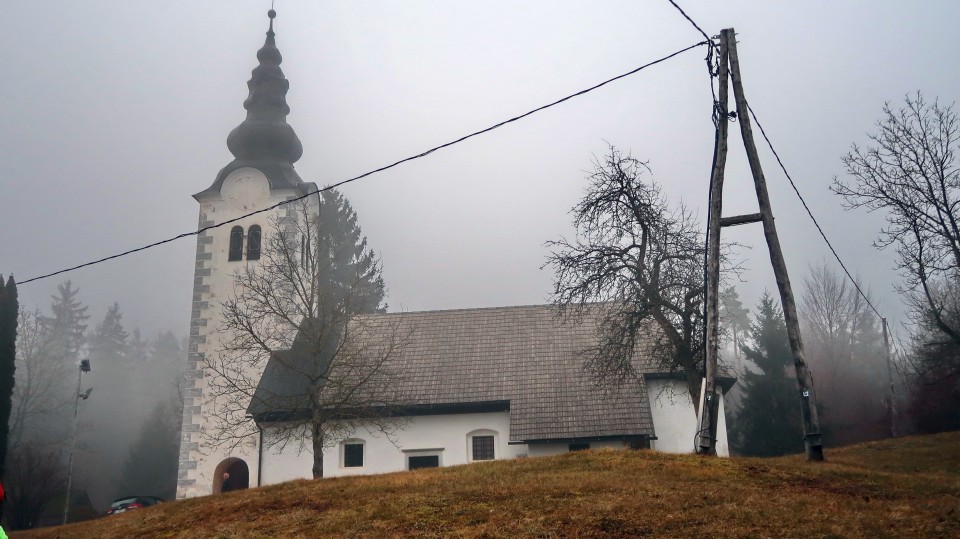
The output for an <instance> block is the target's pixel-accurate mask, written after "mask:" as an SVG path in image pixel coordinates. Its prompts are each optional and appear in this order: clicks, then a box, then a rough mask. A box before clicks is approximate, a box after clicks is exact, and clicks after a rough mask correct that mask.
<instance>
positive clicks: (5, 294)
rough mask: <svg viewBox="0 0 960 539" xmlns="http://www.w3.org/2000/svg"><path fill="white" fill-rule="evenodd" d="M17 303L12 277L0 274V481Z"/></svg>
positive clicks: (13, 368)
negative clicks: (4, 279) (6, 277)
mask: <svg viewBox="0 0 960 539" xmlns="http://www.w3.org/2000/svg"><path fill="white" fill-rule="evenodd" d="M19 313H20V304H19V301H18V299H17V283H16V281H14V280H13V275H11V276H10V278H9V279H8V280H7V283H6V285H4V284H3V276H2V275H0V478H2V477H3V476H4V471H5V470H4V467H3V463H4V461H6V459H7V441H8V440H7V438H8V436H9V434H10V428H9V421H10V411H11V410H12V408H13V384H14V382H15V381H14V373H15V371H16V368H17V367H16V359H17V316H18V315H19Z"/></svg>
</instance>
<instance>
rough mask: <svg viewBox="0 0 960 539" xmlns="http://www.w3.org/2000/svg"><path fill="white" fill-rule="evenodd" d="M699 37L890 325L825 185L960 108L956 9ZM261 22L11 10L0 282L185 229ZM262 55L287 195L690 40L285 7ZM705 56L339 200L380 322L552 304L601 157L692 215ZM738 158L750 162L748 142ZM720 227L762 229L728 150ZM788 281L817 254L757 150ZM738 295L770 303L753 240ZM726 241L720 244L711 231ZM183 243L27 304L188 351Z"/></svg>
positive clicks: (865, 230) (178, 7) (434, 13)
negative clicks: (386, 311) (722, 55)
mask: <svg viewBox="0 0 960 539" xmlns="http://www.w3.org/2000/svg"><path fill="white" fill-rule="evenodd" d="M680 3H681V5H682V6H683V7H684V9H685V10H686V11H687V12H688V13H689V14H690V15H691V16H692V17H693V18H694V19H695V20H696V21H697V22H698V23H699V24H700V25H701V26H702V27H703V28H704V29H705V30H706V31H707V32H708V33H710V34H711V35H713V34H716V33H718V32H719V30H720V29H721V28H725V27H731V26H732V27H735V28H736V30H737V31H738V34H739V51H740V56H741V62H742V69H743V75H744V80H745V87H746V93H747V98H748V99H749V100H750V102H751V104H752V106H753V107H754V110H755V111H756V112H757V114H758V115H759V117H760V120H761V121H762V122H763V123H764V126H765V127H766V128H767V130H768V132H769V133H770V135H771V137H772V138H773V141H774V144H775V145H776V147H777V149H778V151H779V152H780V153H781V156H782V157H783V159H784V161H785V163H786V164H787V166H788V168H789V170H790V171H791V173H792V174H793V175H794V177H795V179H796V180H797V181H798V183H799V186H800V188H801V189H802V191H803V193H804V194H805V195H806V196H807V197H808V199H809V201H810V203H811V206H812V209H813V211H814V212H815V214H816V215H817V216H818V218H820V219H821V221H822V223H823V224H824V225H825V226H826V228H827V230H828V231H830V233H831V234H832V236H833V239H834V240H835V243H836V245H837V247H838V249H839V250H840V252H841V255H842V256H844V257H845V258H846V260H847V261H848V263H849V265H850V266H851V268H852V269H853V270H854V271H856V272H858V273H859V274H861V275H862V277H863V278H864V281H865V283H866V284H867V285H868V286H870V287H871V288H872V290H873V291H874V293H875V294H876V295H878V296H880V306H881V309H883V310H885V311H887V312H889V313H890V314H891V315H892V316H896V315H897V313H899V312H900V310H901V307H900V306H899V303H898V301H897V299H896V298H895V297H894V296H893V295H892V294H891V293H890V291H891V283H892V281H893V279H894V278H895V275H894V273H893V272H892V271H890V269H889V268H890V266H891V256H890V255H889V254H886V253H883V254H878V253H876V252H875V251H874V250H873V249H872V248H871V246H870V243H871V241H872V239H873V238H874V236H875V234H876V230H877V228H878V226H879V224H880V221H879V219H878V218H877V217H876V216H865V215H863V214H859V213H858V214H852V213H845V212H843V211H842V209H841V208H840V205H839V201H838V200H836V197H834V196H833V195H832V194H830V193H829V192H828V190H827V186H828V185H829V183H830V181H831V178H832V177H833V176H834V175H839V174H842V169H841V163H840V157H841V156H842V155H843V154H844V153H845V152H846V151H847V150H848V149H849V146H850V144H851V142H854V141H859V142H864V141H865V136H864V134H865V133H866V132H867V131H870V130H871V128H872V125H873V123H874V122H875V120H876V119H877V118H878V116H879V114H880V111H881V107H882V105H883V103H884V101H886V100H892V101H895V102H896V101H901V100H902V98H903V96H904V95H905V94H907V93H909V92H914V91H916V90H918V89H919V90H922V91H923V92H925V93H926V94H927V95H928V96H930V97H934V96H939V97H940V99H941V101H943V102H948V103H949V102H953V101H954V100H955V99H956V95H957V90H958V88H960V84H958V82H960V72H958V69H957V67H956V60H955V59H954V58H953V57H952V55H951V54H949V53H948V51H950V50H952V49H953V48H954V45H955V37H956V31H955V26H956V23H957V21H958V20H960V2H955V1H952V0H951V1H948V0H943V1H917V2H894V1H877V0H872V1H866V0H864V1H845V2H838V1H835V0H834V1H805V2H770V1H760V0H753V1H746V0H744V1H727V2H715V1H705V0H699V1H694V0H687V1H682V2H680ZM268 8H269V2H268V1H266V0H263V1H242V2H240V1H227V0H220V1H211V0H202V1H201V0H193V1H190V2H186V1H163V2H156V1H154V2H146V1H131V0H116V1H98V2H69V1H34V2H15V3H7V4H6V5H5V6H4V19H5V20H6V21H7V23H6V25H5V29H4V31H3V32H2V33H0V48H2V50H3V51H4V52H5V53H4V54H3V55H2V57H0V71H2V72H3V73H4V74H5V75H4V77H3V83H2V84H0V104H2V105H0V107H2V108H0V112H2V115H0V164H2V168H0V170H2V173H0V174H2V176H0V178H2V189H0V193H2V194H0V231H2V232H0V253H2V256H0V272H3V273H4V274H5V275H7V274H9V273H10V272H11V271H12V272H14V274H15V275H16V277H17V278H18V279H27V278H30V277H34V276H36V275H39V274H42V273H47V272H50V271H53V270H57V269H61V268H63V267H66V266H70V265H75V264H78V263H81V262H85V261H88V260H90V259H93V258H99V257H102V256H107V255H110V254H114V253H116V252H119V251H122V250H126V249H129V248H132V247H137V246H139V245H142V244H145V243H149V242H153V241H156V240H159V239H163V238H166V237H170V236H173V235H175V234H178V233H181V232H185V231H188V230H191V229H192V228H194V227H195V225H196V220H197V204H196V202H195V201H194V200H193V199H192V198H191V197H190V195H191V194H193V193H196V192H198V191H201V190H203V189H204V188H206V187H207V186H209V185H210V183H211V182H212V181H213V179H214V177H215V176H216V174H217V171H218V170H219V169H220V168H221V167H223V166H224V165H226V164H227V163H228V162H229V161H230V160H231V158H232V157H231V155H230V154H229V152H228V151H227V148H226V144H225V141H226V136H227V133H228V132H229V131H230V130H231V129H232V128H233V127H235V126H236V125H237V124H239V123H240V121H241V120H242V119H243V118H244V110H243V109H242V106H241V104H242V102H243V100H244V98H245V97H246V93H247V89H246V81H247V80H248V79H249V77H250V70H251V69H252V68H253V67H254V66H255V65H256V60H255V52H256V50H257V49H258V48H259V47H260V46H261V45H262V43H263V39H264V32H265V31H266V28H267V18H266V11H267V9H268ZM276 9H277V11H278V13H279V16H278V18H277V21H276V31H277V43H278V46H279V48H280V50H281V52H282V53H283V56H284V61H283V65H282V67H283V70H284V72H285V74H286V76H287V78H288V79H289V80H290V92H289V94H288V96H287V99H288V103H289V104H290V107H291V109H292V112H291V114H290V116H289V118H288V121H289V122H290V124H291V125H292V126H293V127H294V129H295V130H296V131H297V133H298V134H299V136H300V139H301V140H302V142H303V147H304V156H303V158H302V159H301V160H300V161H299V162H298V163H297V164H296V167H297V170H298V171H299V173H300V175H301V176H302V177H303V178H304V179H305V180H307V181H314V182H316V183H318V184H320V185H325V184H328V183H333V182H336V181H339V180H341V179H344V178H347V177H351V176H354V175H357V174H360V173H363V172H366V171H368V170H370V169H373V168H376V167H379V166H382V165H384V164H387V163H391V162H393V161H395V160H398V159H401V158H403V157H406V156H409V155H412V154H415V153H418V152H420V151H423V150H425V149H427V148H430V147H432V146H435V145H437V144H440V143H443V142H446V141H448V140H451V139H454V138H457V137H459V136H461V135H464V134H466V133H469V132H472V131H474V130H477V129H480V128H484V127H487V126H488V125H491V124H493V123H496V122H498V121H500V120H503V119H505V118H508V117H511V116H514V115H516V114H518V113H522V112H525V111H527V110H529V109H532V108H534V107H537V106H539V105H542V104H545V103H547V102H549V101H553V100H555V99H557V98H559V97H562V96H564V95H567V94H569V93H573V92H574V91H577V90H580V89H583V88H585V87H588V86H591V85H593V84H595V83H597V82H599V81H602V80H605V79H607V78H609V77H611V76H614V75H617V74H620V73H623V72H626V71H629V70H631V69H633V68H635V67H637V66H639V65H642V64H645V63H647V62H649V61H651V60H654V59H656V58H659V57H661V56H664V55H666V54H668V53H671V52H673V51H676V50H678V49H681V48H683V47H686V46H688V45H690V44H693V43H695V42H697V41H699V40H700V39H701V36H700V35H699V34H697V33H696V32H695V31H694V29H693V28H692V27H691V26H690V25H689V24H688V23H687V21H686V20H684V19H683V18H682V17H681V16H680V14H679V13H678V12H676V11H675V10H674V9H673V7H672V6H670V4H669V2H667V0H646V1H586V0H584V1H576V2H573V1H565V2H532V1H531V2H518V1H516V0H512V1H485V2H471V1H462V2H450V1H429V2H428V1H411V2H387V1H372V0H371V1H351V2H332V1H320V2H318V1H313V0H311V1H307V0H301V1H298V0H279V1H278V2H277V5H276ZM704 54H705V49H704V48H699V49H696V50H694V51H690V52H688V53H685V54H684V55H682V56H680V57H678V58H675V59H673V60H671V61H669V62H666V63H664V64H661V65H658V66H656V67H653V68H650V69H648V70H646V71H643V72H641V73H639V74H637V75H634V76H631V77H629V78H627V79H624V80H621V81H618V82H616V83H613V84H611V85H609V86H607V87H604V88H602V89H600V90H597V91H595V92H592V93H590V94H588V95H586V96H583V97H579V98H576V99H574V100H572V101H570V102H567V103H565V104H563V105H560V106H558V107H555V108H552V109H549V110H547V111H545V112H542V113H539V114H537V115H535V116H533V117H530V118H528V119H525V120H523V121H521V122H519V123H515V124H511V125H509V126H506V127H504V128H501V129H499V130H496V131H495V132H493V133H490V134H487V135H484V136H482V137H478V138H475V139H471V140H470V141H468V142H465V143H463V144H460V145H457V146H455V147H453V148H450V149H447V150H444V151H442V152H437V153H436V154H434V155H431V156H429V157H427V158H425V159H421V160H418V161H415V162H412V163H408V164H405V165H403V166H401V167H398V168H395V169H393V170H391V171H388V172H386V173H382V174H378V175H375V176H372V177H370V178H367V179H365V180H361V181H360V182H357V183H354V184H352V185H350V186H348V187H346V188H344V189H343V192H344V193H345V195H346V196H347V197H348V198H349V199H350V201H351V202H352V203H353V205H354V207H355V209H356V210H357V212H358V214H359V218H360V224H361V226H362V228H363V231H364V233H365V234H366V235H367V237H368V238H369V243H370V246H371V247H373V248H374V249H375V250H376V251H377V252H379V253H380V255H381V257H382V260H383V266H384V276H385V279H386V281H387V284H388V286H389V290H390V298H389V301H390V305H391V309H393V310H398V309H404V310H421V309H444V308H457V307H476V306H493V305H513V304H526V303H542V302H544V301H545V300H546V299H547V297H548V294H549V291H550V284H551V278H552V275H551V274H550V272H549V271H548V270H541V269H540V266H541V264H542V263H543V261H544V258H545V255H546V249H545V248H544V247H543V242H544V241H546V240H549V239H555V238H557V237H558V236H559V235H561V234H569V233H570V225H569V216H568V215H567V210H568V209H569V208H570V207H571V206H572V205H573V204H575V203H576V202H577V200H578V198H579V197H580V195H581V193H582V190H583V187H584V185H585V183H584V175H585V174H584V171H585V170H587V169H589V168H590V167H591V159H592V156H594V155H597V156H601V155H602V154H603V153H604V151H605V149H606V142H605V141H609V142H610V143H613V144H615V145H617V146H618V147H621V148H623V149H625V150H629V151H631V152H632V153H633V155H634V156H636V157H639V158H641V159H645V160H647V159H648V160H649V161H650V164H651V166H652V168H653V171H654V174H655V176H656V177H657V178H658V179H659V180H660V181H661V182H662V184H663V185H664V188H665V191H666V193H667V194H668V195H669V196H670V198H671V200H673V201H675V202H676V201H680V200H682V201H684V202H685V203H686V204H687V205H689V206H690V207H691V208H694V209H695V210H697V211H698V213H699V214H700V216H701V217H702V218H705V216H706V207H705V201H706V194H707V183H708V173H709V167H710V159H711V154H712V144H713V131H712V125H711V123H710V119H709V114H710V107H711V103H710V92H709V86H708V83H707V76H706V69H705V67H704V62H703V56H704ZM732 142H735V143H736V144H739V138H736V139H733V140H732ZM732 149H733V151H732V152H731V159H730V168H729V171H728V184H727V186H728V187H727V196H726V198H725V205H726V208H725V212H724V213H725V214H727V215H731V214H734V213H740V212H751V211H755V202H754V195H753V192H752V186H751V183H750V180H749V174H748V170H747V168H746V167H745V164H744V163H745V159H743V158H742V152H741V150H740V147H739V146H737V145H733V146H732ZM761 152H762V154H763V157H764V164H765V170H766V173H767V176H768V179H769V181H770V184H771V197H772V201H773V207H774V211H775V214H776V216H777V223H778V226H779V229H780V231H781V234H782V243H783V247H784V251H785V252H786V255H787V263H788V265H789V267H790V269H791V272H792V278H793V280H794V281H795V282H797V283H799V282H800V279H801V277H802V275H803V274H804V273H805V271H806V268H807V265H808V264H809V263H815V262H817V261H819V260H821V259H822V258H824V257H825V256H826V249H825V248H824V246H823V244H822V241H821V240H820V239H819V237H818V236H817V235H816V231H815V230H814V228H813V227H812V225H811V224H810V222H809V221H808V218H807V217H806V215H805V214H804V213H803V210H802V208H801V206H800V204H799V203H798V201H797V200H796V198H795V197H794V195H793V194H792V193H791V192H790V191H789V187H788V186H787V184H786V181H785V179H784V178H783V177H782V175H781V174H780V173H779V171H778V169H776V168H775V166H776V165H775V162H774V161H773V160H772V159H771V158H770V156H769V155H768V153H767V152H766V151H765V150H764V149H763V148H761ZM740 229H742V230H739V229H738V230H737V232H736V236H730V237H731V238H732V239H737V240H739V241H741V242H744V243H747V244H751V245H753V246H754V247H755V248H754V249H753V250H752V251H750V252H746V253H745V256H746V257H747V258H748V262H747V263H748V265H749V266H750V267H751V268H753V269H754V271H752V272H751V273H750V274H749V276H750V283H749V284H746V285H743V286H741V289H742V294H743V295H744V296H745V301H746V302H748V303H749V304H751V306H752V304H753V302H754V301H755V299H756V296H757V295H758V293H759V291H760V290H762V289H763V288H764V287H772V286H773V285H772V280H771V277H770V271H769V269H768V268H769V263H768V262H767V258H766V257H767V254H766V249H765V247H764V246H763V244H762V243H761V242H762V235H761V234H760V229H759V226H758V225H754V226H753V227H749V228H748V227H740ZM725 237H727V236H725ZM195 245H196V244H195V239H193V238H190V239H184V240H180V241H178V242H176V243H174V244H169V245H166V246H162V247H159V248H156V249H153V250H150V251H148V252H144V253H140V254H136V255H132V256H129V257H126V258H124V259H121V260H117V261H113V262H109V263H104V264H100V265H97V266H94V267H91V268H87V269H83V270H79V271H76V272H73V273H72V274H69V275H65V276H58V277H55V278H51V279H47V280H44V281H39V282H35V283H30V284H26V285H24V286H22V287H21V296H22V298H23V303H25V304H26V305H28V306H33V305H40V306H42V307H44V308H46V307H47V304H48V303H49V300H48V296H49V295H50V294H51V293H52V292H53V291H54V290H55V285H56V284H57V283H60V282H62V281H63V280H65V279H67V278H69V279H72V280H73V281H74V283H75V284H77V285H78V286H79V287H80V289H81V298H82V300H83V301H84V302H86V303H87V304H89V305H90V306H91V314H92V315H93V319H92V320H91V321H92V322H95V321H99V320H100V319H101V318H102V316H103V312H104V309H105V307H106V306H107V305H108V304H109V303H110V302H112V301H114V300H116V301H119V302H120V305H121V308H122V310H123V312H124V313H125V322H126V323H127V325H128V327H133V326H140V327H141V328H142V329H143V330H144V331H145V332H146V334H147V335H148V336H149V335H152V334H154V333H155V332H156V331H159V330H165V329H172V330H174V331H175V332H176V333H178V334H185V333H186V330H187V326H188V321H189V318H188V315H189V304H190V303H189V302H190V286H191V282H192V272H193V262H194V260H193V256H194V255H193V253H194V249H195Z"/></svg>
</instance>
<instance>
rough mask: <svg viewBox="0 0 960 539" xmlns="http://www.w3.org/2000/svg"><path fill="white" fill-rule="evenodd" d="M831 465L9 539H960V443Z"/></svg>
mask: <svg viewBox="0 0 960 539" xmlns="http://www.w3.org/2000/svg"><path fill="white" fill-rule="evenodd" d="M827 458H828V459H829V461H828V462H826V463H817V464H813V463H807V462H806V461H805V460H804V459H803V458H802V457H801V456H790V457H783V458H775V459H749V458H734V459H711V458H701V457H697V456H692V455H666V454H662V453H655V452H651V451H586V452H580V453H570V454H566V455H562V456H558V457H548V458H537V459H521V460H512V461H498V462H491V463H481V464H472V465H469V466H458V467H450V468H440V469H433V470H419V471H416V472H404V473H396V474H390V475H380V476H368V477H352V478H338V479H324V480H319V481H307V480H301V481H293V482H290V483H284V484H280V485H271V486H268V487H264V488H258V489H251V490H246V491H239V492H231V493H228V494H224V495H217V496H208V497H204V498H194V499H190V500H184V501H179V502H173V503H167V504H163V505H160V506H157V507H153V508H149V509H144V510H138V511H134V512H131V513H127V514H124V515H119V516H116V517H109V518H101V519H98V520H94V521H90V522H83V523H78V524H73V525H68V526H63V527H58V528H47V529H41V530H33V531H29V532H24V533H17V534H13V535H12V537H13V538H15V539H40V538H51V539H52V538H55V537H58V538H61V539H75V538H78V539H79V538H109V537H123V538H133V537H191V538H194V537H196V538H203V537H211V538H214V537H348V536H349V537H355V536H360V537H542V538H547V537H647V536H650V537H693V536H697V535H700V536H703V537H804V538H810V537H960V433H947V434H941V435H935V436H918V437H908V438H900V439H897V440H888V441H882V442H875V443H868V444H861V445H856V446H851V447H846V448H840V449H834V450H831V451H828V453H827Z"/></svg>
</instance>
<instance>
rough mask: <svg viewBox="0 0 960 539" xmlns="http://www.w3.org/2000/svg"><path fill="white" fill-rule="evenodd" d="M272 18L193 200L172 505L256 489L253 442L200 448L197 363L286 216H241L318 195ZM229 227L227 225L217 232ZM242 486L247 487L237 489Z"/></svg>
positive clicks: (206, 409)
mask: <svg viewBox="0 0 960 539" xmlns="http://www.w3.org/2000/svg"><path fill="white" fill-rule="evenodd" d="M276 15H277V14H276V12H275V11H274V10H272V9H271V10H270V11H269V12H268V16H269V18H270V26H269V29H268V30H267V38H266V41H265V42H264V44H263V47H261V48H260V50H259V51H257V60H258V65H257V67H255V68H254V69H253V73H252V75H251V78H250V81H249V82H248V83H247V87H248V88H249V91H250V93H249V95H248V96H247V99H246V100H245V101H244V102H243V108H244V109H246V111H247V116H246V119H244V120H243V122H242V123H241V124H240V125H238V126H237V127H236V128H235V129H234V130H233V131H231V132H230V134H229V135H228V136H227V148H229V150H230V153H232V154H233V157H234V159H233V161H231V162H230V163H229V164H228V165H227V166H225V167H223V169H222V170H220V172H219V174H217V177H216V179H215V180H214V181H213V184H211V185H210V187H208V188H206V189H204V190H203V191H200V192H199V193H197V194H195V195H193V197H194V198H195V199H196V200H197V202H199V203H200V218H199V222H198V224H197V226H198V230H203V229H207V230H204V231H203V232H201V233H200V234H199V235H198V236H197V251H196V264H195V270H194V280H193V300H192V306H191V313H190V338H189V349H188V356H187V370H186V374H185V377H184V378H185V380H184V386H185V388H184V390H183V424H182V428H181V436H180V463H179V467H178V474H177V498H178V499H179V498H188V497H193V496H202V495H206V494H211V493H213V492H219V490H220V488H221V487H222V484H223V481H224V480H225V479H223V478H224V477H227V476H231V479H230V481H231V482H232V483H231V485H232V488H243V487H244V486H256V478H257V472H258V471H259V470H258V462H257V458H256V455H257V451H256V445H257V443H258V440H256V439H255V437H254V438H252V439H250V440H245V442H244V443H243V444H241V445H240V446H239V447H237V448H232V449H231V448H222V447H214V446H211V445H208V444H206V443H205V441H204V437H203V435H202V433H203V430H204V429H205V427H206V426H207V423H208V421H209V417H210V415H211V414H212V413H214V410H215V408H216V403H215V402H213V400H212V398H211V395H210V394H209V393H205V389H206V387H207V384H208V382H209V379H210V377H211V376H212V374H211V373H210V372H208V371H207V370H206V369H205V367H204V361H205V360H206V359H207V358H210V357H214V355H215V354H220V353H221V352H222V345H221V344H220V342H221V338H222V335H220V333H219V329H220V328H221V327H222V324H223V320H222V316H221V310H220V305H221V302H222V301H223V300H224V299H226V298H228V297H230V294H232V291H233V278H234V275H235V273H236V271H237V270H238V269H241V268H243V267H244V265H249V264H257V263H258V262H257V261H258V260H259V258H260V250H261V246H262V245H266V244H267V243H266V242H265V241H264V240H265V238H267V237H268V236H269V235H271V234H276V233H279V231H278V230H275V227H274V223H275V222H276V217H280V216H281V214H280V213H279V212H283V215H286V211H287V210H286V209H284V208H283V207H281V208H278V209H274V210H271V211H269V212H264V213H258V214H256V215H250V216H247V215H248V214H250V213H251V212H254V211H256V210H261V209H264V208H268V207H271V206H274V205H275V204H277V203H278V202H282V201H285V200H290V199H292V198H298V197H302V196H303V195H306V194H307V193H311V192H316V191H317V186H316V185H315V184H313V183H306V182H304V181H303V180H302V179H300V176H299V175H298V174H297V172H296V170H295V169H294V167H293V164H294V163H295V162H296V161H297V160H298V159H300V156H301V155H302V154H303V146H302V145H301V144H300V139H299V138H298V137H297V134H296V133H295V132H294V130H293V128H292V127H291V126H290V125H289V124H288V123H287V115H288V114H289V113H290V107H289V106H287V100H286V95H287V90H288V89H289V87H290V83H289V81H287V79H286V78H285V77H284V75H283V71H282V70H281V69H280V63H281V61H282V57H281V55H280V50H279V49H277V45H276V35H275V34H274V31H273V19H274V18H276ZM234 220H235V221H234ZM228 221H232V222H230V223H228V224H226V225H224V226H216V225H218V224H220V223H226V222H228ZM209 227H215V228H209ZM231 471H232V472H233V473H232V474H231V473H229V472H231ZM238 476H239V477H238ZM243 476H246V477H245V478H244V477H243ZM244 479H245V480H246V485H243V484H242V483H243V482H244Z"/></svg>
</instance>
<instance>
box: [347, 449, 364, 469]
mask: <svg viewBox="0 0 960 539" xmlns="http://www.w3.org/2000/svg"><path fill="white" fill-rule="evenodd" d="M362 466H363V444H343V467H344V468H360V467H362Z"/></svg>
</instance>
